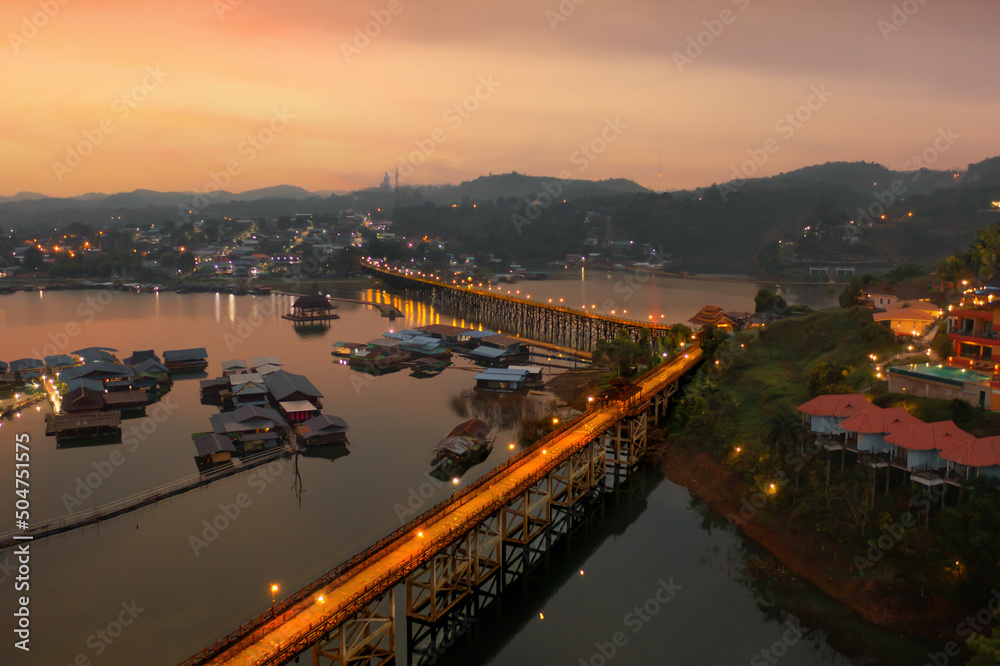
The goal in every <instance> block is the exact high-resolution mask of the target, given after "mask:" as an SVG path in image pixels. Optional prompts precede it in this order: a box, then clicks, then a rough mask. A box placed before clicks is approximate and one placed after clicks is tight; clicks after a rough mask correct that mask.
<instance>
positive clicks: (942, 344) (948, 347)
mask: <svg viewBox="0 0 1000 666" xmlns="http://www.w3.org/2000/svg"><path fill="white" fill-rule="evenodd" d="M931 349H933V350H934V353H935V354H937V355H938V358H948V357H949V356H954V355H955V344H954V343H953V342H952V341H951V338H949V337H948V333H947V332H945V330H944V329H943V328H939V329H938V332H937V333H935V334H934V341H933V342H931Z"/></svg>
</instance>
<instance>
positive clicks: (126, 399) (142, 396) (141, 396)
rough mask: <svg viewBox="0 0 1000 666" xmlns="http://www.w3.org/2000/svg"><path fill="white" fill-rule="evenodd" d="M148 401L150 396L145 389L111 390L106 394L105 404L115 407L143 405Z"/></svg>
mask: <svg viewBox="0 0 1000 666" xmlns="http://www.w3.org/2000/svg"><path fill="white" fill-rule="evenodd" d="M147 402H149V398H148V396H147V395H146V392H145V391H144V390H143V389H129V390H125V391H110V392H108V393H105V394H104V406H105V407H112V408H115V409H126V408H129V407H133V408H134V407H142V406H143V405H145V404H146V403H147Z"/></svg>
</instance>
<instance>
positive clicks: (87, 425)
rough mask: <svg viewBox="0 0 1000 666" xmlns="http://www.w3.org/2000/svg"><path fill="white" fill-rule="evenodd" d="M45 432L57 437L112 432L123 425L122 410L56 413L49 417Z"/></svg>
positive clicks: (85, 435) (88, 435)
mask: <svg viewBox="0 0 1000 666" xmlns="http://www.w3.org/2000/svg"><path fill="white" fill-rule="evenodd" d="M47 421H48V422H47V423H46V425H45V434H46V435H49V436H53V435H54V436H56V437H91V436H98V435H105V434H110V433H113V432H115V431H118V430H119V428H120V427H121V423H122V418H121V413H120V412H96V413H95V412H87V413H85V414H55V415H52V416H49V417H48V418H47Z"/></svg>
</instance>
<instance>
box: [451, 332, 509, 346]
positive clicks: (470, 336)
mask: <svg viewBox="0 0 1000 666" xmlns="http://www.w3.org/2000/svg"><path fill="white" fill-rule="evenodd" d="M494 335H500V334H499V333H497V332H496V331H476V330H473V329H466V330H465V331H462V332H461V333H459V334H458V344H459V345H461V346H462V347H466V348H468V349H473V348H475V347H478V346H479V344H480V342H479V341H480V340H482V339H483V338H491V337H493V336H494Z"/></svg>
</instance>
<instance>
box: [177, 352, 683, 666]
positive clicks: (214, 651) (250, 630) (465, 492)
mask: <svg viewBox="0 0 1000 666" xmlns="http://www.w3.org/2000/svg"><path fill="white" fill-rule="evenodd" d="M692 351H694V352H698V353H700V350H699V349H697V348H696V349H695V350H692ZM692 351H689V352H687V354H685V356H684V358H687V355H688V354H690V353H692ZM680 358H681V357H680V355H678V356H676V357H675V358H673V359H671V360H670V361H668V362H667V363H666V364H661V365H658V366H656V367H655V368H651V369H650V370H648V371H647V372H645V373H643V374H642V375H641V376H640V377H638V378H636V379H635V380H634V381H635V383H639V382H642V381H644V380H646V379H648V378H649V377H651V376H653V375H654V374H655V373H659V372H662V371H663V370H664V368H665V367H666V365H668V364H671V363H672V362H675V361H677V360H679V359H680ZM654 392H655V391H654V390H652V389H647V390H644V391H643V392H642V393H645V394H646V396H647V397H648V395H651V394H652V393H654ZM626 412H627V409H626V408H625V407H624V406H622V407H621V408H619V409H617V410H616V413H615V416H614V417H613V418H611V419H609V420H607V421H605V422H603V423H602V425H603V427H602V431H603V430H605V429H607V428H608V427H610V426H611V425H613V424H614V423H616V422H617V421H619V420H621V419H622V418H624V416H625V414H626ZM595 413H597V412H595V411H586V412H583V413H582V414H579V415H577V416H576V417H574V418H573V419H571V420H569V421H565V422H563V423H562V424H560V425H559V426H558V427H557V428H555V429H554V430H552V431H551V432H549V433H548V434H546V435H545V436H544V437H542V438H541V439H539V440H538V441H537V442H535V443H534V444H532V445H531V446H529V447H527V448H525V449H523V450H522V451H521V452H520V453H518V454H517V455H516V456H514V457H512V458H510V459H509V460H507V461H505V462H503V463H501V464H500V465H497V466H496V467H494V468H493V469H492V470H490V471H489V472H487V473H486V474H484V475H483V476H481V477H479V478H478V479H476V480H475V481H474V482H472V483H471V484H469V485H468V486H466V487H465V488H463V489H462V490H461V491H459V492H457V493H455V494H453V495H452V496H450V497H448V498H447V499H445V500H442V501H441V502H439V503H438V504H436V505H435V506H433V507H432V508H430V509H428V510H427V511H425V512H424V513H422V514H420V515H419V516H417V517H416V518H413V519H412V520H410V521H409V522H408V523H406V524H405V525H403V526H402V527H399V528H398V529H396V530H395V531H393V532H392V533H391V534H389V535H387V536H385V537H383V538H382V539H379V540H378V541H377V542H376V543H375V544H373V545H371V546H370V547H368V548H367V549H365V550H364V551H362V552H360V553H358V554H357V555H355V556H354V557H352V558H351V559H349V560H347V561H346V562H343V563H341V564H339V565H338V566H337V567H335V568H333V569H331V570H330V571H328V572H327V573H325V574H324V575H323V576H321V577H320V578H318V579H316V580H314V581H313V582H312V583H310V584H308V585H306V586H305V587H303V588H301V589H299V590H298V591H297V592H295V594H293V595H291V596H289V597H286V598H285V599H283V600H281V601H280V602H278V603H277V604H275V605H274V606H272V607H271V608H270V609H268V610H266V611H264V612H263V613H261V614H259V615H257V616H256V617H254V618H252V619H250V620H248V621H247V622H244V623H243V624H242V625H240V626H239V627H238V628H237V629H235V630H233V631H232V632H230V633H229V634H227V635H226V636H225V637H223V638H221V639H219V640H218V641H216V642H215V643H213V644H212V645H210V646H208V647H207V648H205V649H204V650H202V651H201V652H199V653H198V654H196V655H193V656H191V657H189V658H188V659H186V660H185V661H183V662H181V664H180V666H196V665H198V664H202V663H204V662H205V661H207V660H209V659H211V658H212V657H214V656H216V655H218V654H220V653H222V652H223V651H225V650H226V649H228V648H229V647H231V646H233V645H235V644H236V643H239V642H245V641H249V642H253V641H254V640H256V639H257V638H261V637H263V636H265V635H266V634H267V630H266V626H267V625H268V624H271V623H272V622H275V621H276V622H278V623H282V622H285V621H286V620H289V619H291V618H292V617H294V616H295V615H297V614H298V613H299V612H300V610H301V609H299V608H298V606H299V604H300V603H301V602H303V601H304V600H306V599H308V598H309V597H311V596H312V595H314V594H315V593H316V592H318V591H319V590H321V589H323V588H324V587H327V586H328V585H331V584H333V583H335V582H336V581H337V580H338V579H340V578H342V577H344V576H345V575H347V574H349V573H350V572H351V570H352V569H354V568H355V567H357V566H358V565H360V564H362V563H363V562H365V561H367V560H370V559H371V558H373V557H374V556H375V555H377V554H379V553H380V552H381V551H382V550H384V549H386V548H387V547H388V546H389V545H391V544H392V543H395V542H396V541H398V540H399V539H400V538H402V537H403V536H404V535H406V534H408V533H412V532H415V531H417V529H418V528H419V527H420V526H422V525H425V524H427V523H429V522H432V521H433V520H434V519H435V518H437V517H438V516H440V515H442V514H444V513H445V512H446V511H447V510H448V509H450V508H452V507H454V506H456V505H457V504H459V503H462V502H464V501H466V500H467V499H468V497H469V496H470V495H472V494H474V493H477V492H479V491H480V490H481V489H482V488H483V487H484V486H486V485H489V484H491V483H492V482H493V481H494V479H496V478H497V477H499V476H501V475H503V474H505V473H507V472H508V471H510V470H511V469H513V468H514V467H516V466H519V465H522V464H524V461H525V459H526V458H527V457H528V455H529V454H531V453H533V452H535V451H537V450H539V449H542V448H545V447H547V446H548V445H550V444H552V443H553V442H554V441H556V440H557V439H559V438H561V437H562V436H563V435H564V434H565V433H566V432H567V431H569V430H572V429H575V428H576V427H578V426H579V425H581V424H582V423H583V422H584V421H586V420H588V419H590V418H591V417H593V416H594V414H595ZM596 434H598V433H597V432H596V429H595V431H594V432H591V431H589V430H588V435H589V436H594V435H596ZM571 454H572V452H569V453H567V454H565V455H562V456H559V457H555V458H553V464H559V463H560V462H562V460H563V459H564V458H566V457H568V456H569V455H571ZM550 472H551V465H547V466H545V467H543V468H542V469H540V470H539V471H537V472H535V473H534V474H532V475H531V476H529V477H528V478H527V479H525V480H523V481H522V482H521V483H519V484H518V485H517V486H516V487H515V491H514V493H513V494H517V493H519V492H524V490H526V489H527V488H530V487H531V486H532V485H534V484H535V483H537V482H538V481H539V480H540V479H542V478H544V477H545V476H547V475H548V474H549V473H550ZM505 503H506V498H505V497H504V498H493V499H492V501H491V502H490V503H489V504H488V505H487V506H486V507H485V508H484V509H482V510H480V511H479V512H477V513H476V514H475V517H474V518H473V519H472V520H470V521H467V522H466V525H473V526H474V525H477V524H479V522H482V520H484V519H486V518H487V517H489V516H490V515H492V514H493V513H495V512H496V511H497V510H498V509H499V508H500V507H502V506H503V504H505ZM466 525H463V526H462V527H460V528H459V527H452V528H451V529H450V530H449V531H448V532H447V533H446V534H445V536H443V537H441V538H439V539H437V540H435V545H434V546H433V547H432V548H431V549H430V551H428V550H424V551H422V552H421V553H420V554H418V555H415V556H413V557H411V558H408V559H407V560H406V561H405V562H404V563H403V564H400V565H398V566H396V567H393V569H392V570H390V572H387V573H386V574H385V575H383V576H381V577H380V579H379V580H378V582H376V583H372V584H371V585H369V586H368V587H367V588H366V591H365V592H363V593H362V594H361V595H359V597H358V599H357V600H355V601H353V602H351V603H349V604H347V605H346V606H344V607H343V609H342V610H338V611H337V612H336V613H333V614H331V616H330V618H329V619H328V620H327V621H324V622H323V623H322V626H319V627H315V628H313V629H311V630H310V631H309V632H308V635H307V636H305V637H301V638H297V639H295V641H294V643H290V644H289V646H288V647H287V648H282V654H284V652H285V651H286V650H287V651H289V652H290V655H289V656H294V655H295V654H297V653H298V652H299V651H301V647H300V646H301V645H302V644H303V642H305V645H306V647H308V645H311V644H312V643H315V642H317V641H318V637H319V636H322V635H323V634H324V633H326V631H329V628H330V627H331V626H337V624H340V623H341V622H343V621H344V620H345V619H347V618H349V617H351V616H352V615H354V614H355V613H357V612H359V611H360V610H362V609H364V608H365V607H366V606H367V605H368V604H370V603H371V602H372V601H373V600H374V599H375V598H377V597H378V595H380V594H382V593H383V592H384V588H385V585H386V584H387V583H386V581H391V580H396V579H398V577H399V576H400V575H401V573H400V572H403V571H406V570H407V568H408V567H409V566H410V564H411V563H412V562H413V561H417V560H419V561H424V560H425V559H426V558H427V557H428V552H430V555H431V556H433V555H434V554H436V553H437V552H439V551H440V550H441V549H443V548H444V547H445V546H447V544H449V543H451V541H453V540H454V537H455V534H454V533H456V532H461V533H465V532H468V531H469V529H471V528H469V527H466ZM277 656H280V655H272V657H271V658H269V661H273V659H274V658H277Z"/></svg>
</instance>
